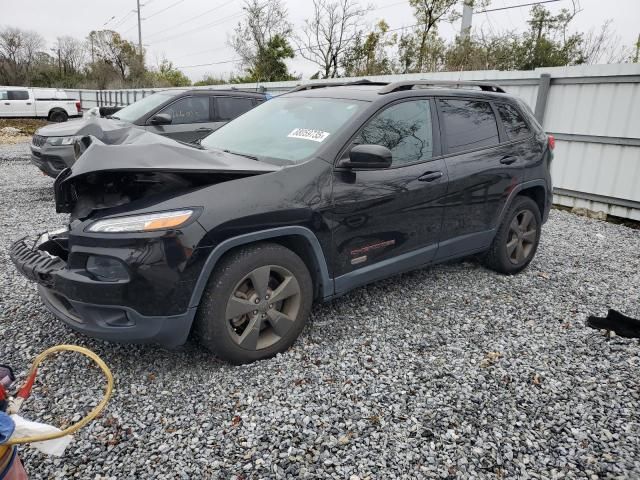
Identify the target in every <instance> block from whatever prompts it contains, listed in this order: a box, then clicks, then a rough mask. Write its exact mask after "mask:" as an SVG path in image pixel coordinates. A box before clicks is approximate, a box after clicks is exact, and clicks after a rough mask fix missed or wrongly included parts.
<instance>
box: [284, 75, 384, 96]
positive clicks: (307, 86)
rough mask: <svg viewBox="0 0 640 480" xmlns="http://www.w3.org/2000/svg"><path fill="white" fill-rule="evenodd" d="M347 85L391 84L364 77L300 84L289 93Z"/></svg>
mask: <svg viewBox="0 0 640 480" xmlns="http://www.w3.org/2000/svg"><path fill="white" fill-rule="evenodd" d="M347 85H389V82H375V81H371V80H367V79H366V78H363V79H362V80H356V81H354V82H330V83H307V84H305V85H298V86H297V87H295V88H293V89H292V90H289V91H288V92H287V93H293V92H300V91H302V90H313V89H314V88H323V87H344V86H347Z"/></svg>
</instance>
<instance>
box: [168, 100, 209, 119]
mask: <svg viewBox="0 0 640 480" xmlns="http://www.w3.org/2000/svg"><path fill="white" fill-rule="evenodd" d="M161 113H168V114H169V115H171V124H172V125H180V124H185V123H201V122H208V121H209V97H184V98H181V99H180V100H177V101H175V102H173V103H172V104H171V105H169V106H167V107H165V108H164V109H163V110H162V112H161Z"/></svg>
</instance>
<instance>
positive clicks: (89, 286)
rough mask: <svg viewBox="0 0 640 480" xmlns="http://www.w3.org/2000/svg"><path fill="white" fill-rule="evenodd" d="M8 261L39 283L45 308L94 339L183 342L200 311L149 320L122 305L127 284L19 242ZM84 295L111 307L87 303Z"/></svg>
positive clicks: (21, 241) (168, 343) (26, 243)
mask: <svg viewBox="0 0 640 480" xmlns="http://www.w3.org/2000/svg"><path fill="white" fill-rule="evenodd" d="M9 257H10V258H11V261H12V262H13V263H14V265H15V266H16V268H17V269H18V271H19V272H20V273H22V274H23V275H24V276H25V277H27V278H28V279H29V280H32V281H34V282H36V283H38V292H39V294H40V297H41V298H42V300H43V302H44V304H45V306H46V307H47V309H48V310H49V311H51V313H53V314H54V315H55V316H56V317H57V318H58V319H60V320H62V321H63V322H64V323H65V324H67V325H68V326H70V327H71V328H73V329H74V330H77V331H80V332H83V333H85V334H87V335H90V336H92V337H97V338H101V339H104V340H111V341H117V342H135V343H159V344H161V345H164V346H167V347H175V346H178V345H181V344H183V343H184V342H185V341H186V339H187V337H188V335H189V331H190V329H191V324H192V322H193V318H194V316H195V312H196V309H195V308H188V309H187V310H186V311H185V312H184V313H180V314H177V315H166V316H165V315H158V316H155V315H153V316H147V315H143V314H141V313H139V312H138V311H136V310H134V309H133V308H131V307H128V306H124V305H118V304H117V302H116V301H117V299H123V298H126V289H127V285H126V284H122V283H107V282H98V281H95V280H91V279H89V278H87V277H84V276H82V275H79V274H78V273H76V272H74V271H73V270H69V269H68V268H67V263H66V262H65V261H64V260H63V259H61V258H59V257H56V256H53V255H51V254H49V253H47V252H45V251H42V250H39V249H38V248H37V247H35V246H32V245H30V244H29V243H28V242H27V241H26V240H25V239H21V240H18V241H17V242H15V243H14V244H13V245H12V246H11V247H10V249H9ZM85 296H88V297H91V298H96V299H101V300H100V301H104V302H105V303H108V304H106V305H105V304H96V303H92V302H90V301H83V300H84V298H83V297H85Z"/></svg>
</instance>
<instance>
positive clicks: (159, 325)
mask: <svg viewBox="0 0 640 480" xmlns="http://www.w3.org/2000/svg"><path fill="white" fill-rule="evenodd" d="M134 137H135V138H133V139H131V142H130V143H124V144H119V145H108V144H105V143H104V142H102V141H100V140H98V139H94V138H90V139H85V140H83V142H84V147H85V150H84V152H81V153H82V154H81V155H80V156H79V158H78V160H77V161H76V163H75V164H74V165H73V167H72V168H70V169H66V170H64V171H63V172H62V173H61V174H60V175H59V176H58V178H57V179H56V181H55V184H54V189H55V200H56V210H57V211H58V212H63V213H69V214H70V222H69V226H68V228H65V229H63V230H61V231H56V232H50V233H49V234H43V235H41V236H40V237H39V238H38V240H36V241H33V240H28V239H22V240H19V241H18V242H16V243H14V244H13V245H12V247H11V249H10V257H11V260H12V261H13V263H14V264H15V265H16V267H17V269H18V270H19V271H20V272H21V273H23V274H24V275H25V276H26V277H27V278H29V279H30V280H32V281H34V282H36V283H37V284H38V291H39V293H40V296H41V298H42V300H43V302H44V303H45V305H46V306H47V308H48V309H49V310H50V311H51V312H52V313H53V314H54V315H55V316H56V317H58V318H59V319H61V320H62V321H63V322H65V323H66V324H67V325H69V326H71V327H72V328H74V329H76V330H79V331H82V332H84V333H88V334H90V335H92V336H95V337H99V338H104V339H107V340H116V341H133V342H153V343H160V344H163V345H166V346H175V345H179V344H181V343H183V342H184V341H185V340H186V338H187V335H188V333H189V330H190V326H191V322H192V320H193V316H194V315H195V308H194V307H193V306H192V305H191V296H192V293H193V291H194V288H195V284H196V281H197V280H198V277H199V275H200V273H201V271H202V269H203V266H204V264H205V262H206V260H207V258H208V255H209V254H210V252H211V250H212V248H213V246H212V245H211V244H210V243H209V242H207V241H206V235H207V232H206V231H205V229H204V228H203V227H202V226H201V225H200V224H199V223H198V221H197V217H198V215H199V214H200V213H201V211H202V210H203V208H204V205H202V201H204V200H203V199H205V198H209V193H208V192H202V191H201V190H202V189H206V188H210V187H212V186H214V187H213V188H214V189H215V185H216V184H220V183H222V182H229V181H235V180H240V179H242V178H246V177H250V176H256V175H261V174H265V173H269V172H274V171H276V170H278V169H279V168H280V167H277V166H274V165H271V164H267V163H262V162H258V161H254V160H251V159H248V158H245V157H241V156H237V155H232V154H229V153H225V152H218V151H207V150H198V149H195V148H192V147H189V146H186V145H181V144H179V143H176V142H174V141H172V140H169V139H165V138H163V137H159V136H157V135H153V134H150V133H146V132H143V133H141V134H138V133H136V134H135V135H134ZM212 192H213V190H212ZM192 193H193V195H191V194H192Z"/></svg>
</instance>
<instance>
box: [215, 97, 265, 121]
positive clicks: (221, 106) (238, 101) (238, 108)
mask: <svg viewBox="0 0 640 480" xmlns="http://www.w3.org/2000/svg"><path fill="white" fill-rule="evenodd" d="M256 105H257V102H256V99H255V98H253V97H239V96H238V97H233V96H230V95H229V96H222V95H220V96H217V97H214V98H213V111H214V114H213V119H214V121H215V129H216V130H217V129H218V128H220V127H221V126H222V125H224V124H225V123H227V122H230V121H231V120H233V119H234V118H236V117H239V116H240V115H242V114H243V113H245V112H248V111H249V110H251V109H252V108H253V107H255V106H256Z"/></svg>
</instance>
